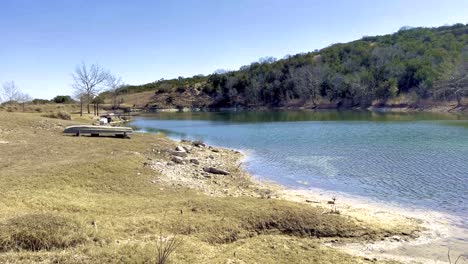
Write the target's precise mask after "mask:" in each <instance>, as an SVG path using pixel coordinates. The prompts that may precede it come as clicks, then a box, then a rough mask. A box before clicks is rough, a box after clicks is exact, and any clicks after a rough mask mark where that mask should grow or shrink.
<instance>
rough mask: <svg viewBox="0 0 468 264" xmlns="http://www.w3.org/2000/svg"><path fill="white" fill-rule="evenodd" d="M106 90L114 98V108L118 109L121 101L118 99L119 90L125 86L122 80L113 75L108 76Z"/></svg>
mask: <svg viewBox="0 0 468 264" xmlns="http://www.w3.org/2000/svg"><path fill="white" fill-rule="evenodd" d="M105 85H106V88H107V90H108V91H109V92H110V94H111V98H112V108H118V107H119V106H120V103H121V100H120V99H119V98H118V96H119V94H118V89H119V88H120V87H122V86H124V83H123V82H122V78H120V77H117V76H115V75H113V74H108V75H107V79H106V83H105Z"/></svg>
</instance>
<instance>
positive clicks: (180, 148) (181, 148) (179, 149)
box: [175, 146, 187, 152]
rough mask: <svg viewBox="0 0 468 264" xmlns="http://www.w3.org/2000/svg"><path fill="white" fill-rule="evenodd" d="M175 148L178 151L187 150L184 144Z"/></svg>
mask: <svg viewBox="0 0 468 264" xmlns="http://www.w3.org/2000/svg"><path fill="white" fill-rule="evenodd" d="M175 150H176V151H179V152H187V150H186V149H185V148H184V147H182V146H177V147H176V148H175Z"/></svg>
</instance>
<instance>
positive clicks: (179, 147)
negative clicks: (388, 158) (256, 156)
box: [145, 140, 448, 263]
mask: <svg viewBox="0 0 468 264" xmlns="http://www.w3.org/2000/svg"><path fill="white" fill-rule="evenodd" d="M173 143H174V145H173V146H172V148H171V149H158V148H153V149H152V151H153V152H155V153H158V154H163V157H164V158H162V159H158V160H149V161H148V162H147V163H146V164H145V165H146V166H149V167H150V168H151V169H152V170H154V171H155V172H156V174H157V175H160V176H159V177H155V178H154V179H152V180H151V184H155V185H161V184H162V185H168V186H171V187H187V188H191V189H195V190H197V191H199V192H202V193H204V194H206V195H209V196H212V197H241V196H244V197H258V198H263V199H280V200H288V201H294V202H297V203H300V204H303V206H313V207H317V208H321V210H323V214H328V213H332V211H333V210H334V209H335V210H336V212H338V213H339V214H342V215H344V216H348V217H353V218H355V219H357V220H358V221H362V222H366V223H369V224H371V225H372V226H375V227H376V228H385V229H389V230H398V231H397V233H400V234H401V235H395V236H390V237H387V238H384V239H382V241H380V242H371V243H365V242H358V243H357V244H356V243H350V244H346V243H344V244H343V243H338V244H336V243H334V242H333V241H332V242H330V241H326V242H324V245H325V246H329V247H332V248H336V249H339V250H341V251H344V252H347V253H350V254H353V255H358V256H361V257H362V256H372V258H378V259H387V260H397V261H401V262H403V263H414V262H416V263H417V262H420V263H424V262H425V261H432V259H430V258H425V257H424V256H421V254H420V253H419V252H416V251H414V252H412V247H413V246H414V245H417V246H419V245H424V244H428V246H429V247H430V246H431V243H432V242H433V241H436V240H440V239H441V238H443V237H446V236H447V235H448V234H447V232H448V231H447V230H446V229H447V225H446V224H443V223H440V222H434V221H432V220H433V219H431V218H434V217H435V218H437V217H440V215H436V214H427V215H423V216H422V215H419V216H416V215H410V216H408V215H406V214H405V213H404V212H397V211H392V210H385V209H382V208H381V207H379V206H378V205H377V206H375V205H374V206H372V205H369V204H365V203H362V201H358V202H357V201H350V200H346V199H342V197H338V200H337V201H335V200H333V197H332V196H331V195H329V194H323V193H321V194H320V193H317V192H310V191H304V190H289V189H285V188H284V187H282V186H279V185H277V184H275V183H270V182H261V181H259V180H257V179H255V178H253V177H252V176H251V175H249V174H248V173H246V172H245V171H244V170H243V168H242V160H243V159H244V158H245V156H244V154H243V153H241V152H239V151H236V150H229V149H224V148H218V147H213V146H207V145H205V144H204V143H202V142H199V141H188V140H182V141H180V142H175V141H173ZM335 202H336V203H335ZM333 208H334V209H333ZM432 246H433V247H434V248H433V250H439V248H437V246H434V245H432ZM398 248H403V249H402V250H400V251H395V249H398ZM405 248H406V249H405ZM440 250H441V251H442V252H443V253H444V254H446V252H444V250H445V249H444V248H442V249H440ZM392 251H394V253H393V254H392ZM402 251H403V252H402ZM395 252H398V253H395ZM440 255H442V254H440ZM436 263H437V262H436ZM442 263H443V262H442Z"/></svg>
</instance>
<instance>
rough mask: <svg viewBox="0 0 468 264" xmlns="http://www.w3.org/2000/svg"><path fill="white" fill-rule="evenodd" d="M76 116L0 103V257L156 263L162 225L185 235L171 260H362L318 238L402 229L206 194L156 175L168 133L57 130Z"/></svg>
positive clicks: (363, 236) (361, 237)
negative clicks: (152, 162)
mask: <svg viewBox="0 0 468 264" xmlns="http://www.w3.org/2000/svg"><path fill="white" fill-rule="evenodd" d="M73 119H74V120H75V121H74V122H77V121H76V120H79V122H90V121H91V120H90V118H89V117H87V116H84V117H82V118H80V117H79V116H76V115H75V116H73ZM72 123H73V122H72V121H67V120H58V119H49V118H45V117H41V116H40V114H22V113H8V112H1V111H0V142H2V143H1V144H0V172H1V173H0V190H1V192H0V223H2V224H1V230H2V232H1V233H2V238H1V239H0V241H2V246H1V249H2V250H3V251H6V252H4V253H0V262H2V263H4V262H9V263H28V262H30V263H35V262H44V263H50V262H56V263H148V262H155V260H156V250H155V248H156V243H157V238H158V236H157V234H158V233H159V229H160V228H162V230H163V232H164V233H165V234H168V235H178V236H180V237H181V238H183V239H184V243H183V244H182V245H181V246H180V248H178V249H177V250H175V252H174V253H173V256H172V262H173V263H243V262H246V263H252V262H257V263H365V262H367V261H365V260H364V259H362V258H358V257H351V256H349V255H346V254H344V253H340V252H337V251H335V250H332V249H328V248H325V247H322V246H320V241H322V240H321V239H325V240H331V239H333V240H337V241H341V240H343V241H347V240H349V239H352V240H358V241H366V240H373V239H380V238H381V237H384V236H387V235H389V234H399V232H401V230H400V231H399V230H386V229H384V228H375V227H372V226H368V225H366V224H365V223H360V222H357V221H355V220H354V219H352V218H349V217H344V216H340V215H330V214H322V213H321V211H319V210H317V209H316V208H314V207H312V206H307V205H299V204H296V203H293V202H287V201H280V200H272V199H259V198H248V197H239V198H232V197H231V198H228V197H226V198H212V197H209V196H206V195H203V194H201V193H198V192H196V191H194V190H189V189H187V188H183V187H178V186H167V185H160V184H155V183H152V181H151V180H152V179H154V177H155V172H154V171H152V170H151V169H150V168H148V167H147V166H146V167H145V166H144V165H143V164H144V163H145V162H147V161H148V159H161V158H164V157H163V156H160V155H163V154H157V153H154V152H153V151H152V148H155V147H157V148H158V149H163V150H164V149H173V148H174V144H175V143H174V142H172V141H170V140H168V139H166V138H165V137H163V136H159V135H146V134H135V135H133V136H132V139H131V140H127V139H118V138H111V137H108V138H106V137H99V138H93V137H72V136H63V135H62V134H61V132H62V131H63V128H64V127H65V126H66V125H70V124H72ZM160 177H163V176H162V175H160ZM234 177H235V175H234ZM36 218H37V219H40V220H39V221H35V220H34V219H36ZM47 230H48V231H47ZM46 233H47V234H46ZM17 234H20V235H17ZM319 238H320V239H319ZM5 241H6V242H5ZM19 249H21V250H20V251H17V250H19Z"/></svg>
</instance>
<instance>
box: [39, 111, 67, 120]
mask: <svg viewBox="0 0 468 264" xmlns="http://www.w3.org/2000/svg"><path fill="white" fill-rule="evenodd" d="M43 116H44V117H49V118H57V119H63V120H71V119H72V118H71V115H70V114H69V113H67V112H65V111H59V112H57V113H54V112H51V113H49V114H45V115H43Z"/></svg>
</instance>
